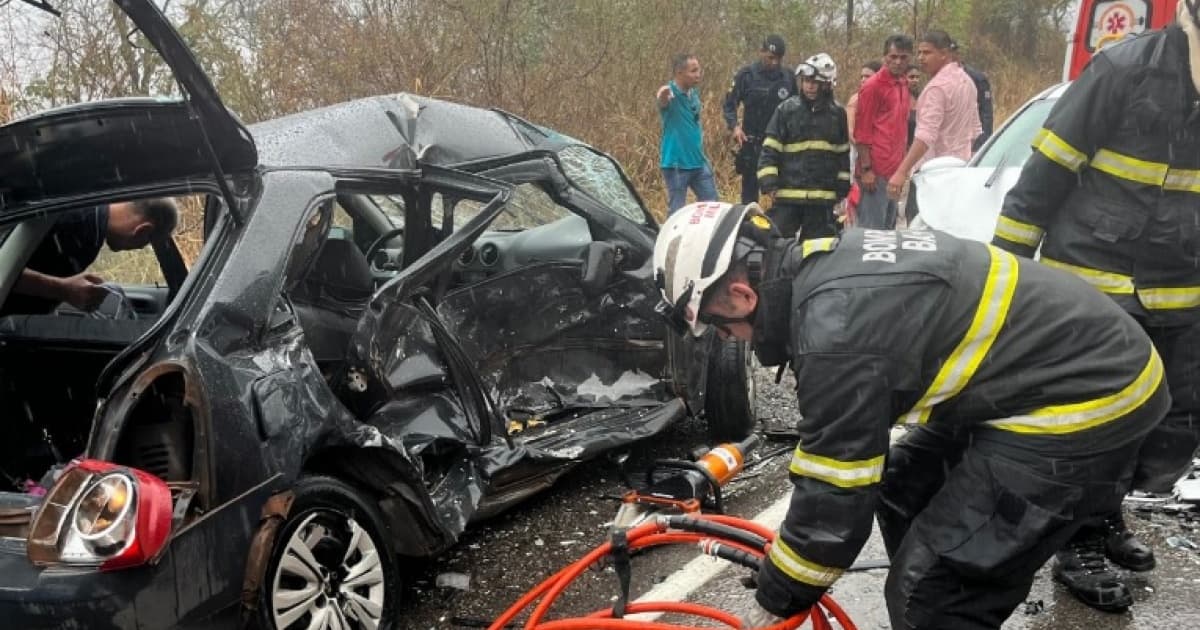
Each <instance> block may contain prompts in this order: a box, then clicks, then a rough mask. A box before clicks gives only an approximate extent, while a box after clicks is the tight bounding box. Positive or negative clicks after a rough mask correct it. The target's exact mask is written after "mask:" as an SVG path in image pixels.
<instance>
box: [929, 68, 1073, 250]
mask: <svg viewBox="0 0 1200 630" xmlns="http://www.w3.org/2000/svg"><path fill="white" fill-rule="evenodd" d="M1068 85H1070V84H1069V83H1060V84H1058V85H1055V86H1054V87H1051V88H1049V89H1047V90H1045V91H1043V92H1042V93H1040V94H1038V95H1037V96H1035V97H1033V98H1031V99H1029V101H1027V102H1026V103H1025V104H1024V105H1022V106H1021V109H1019V110H1017V113H1015V114H1013V115H1012V116H1010V117H1009V118H1008V120H1006V121H1004V124H1003V125H1002V126H1001V127H1000V129H999V130H998V131H997V132H996V133H995V134H993V135H992V137H991V138H989V139H988V141H987V142H986V143H985V144H984V145H983V146H982V147H980V149H979V151H977V152H976V153H975V155H973V156H972V157H971V160H970V161H969V162H963V161H962V160H961V159H959V158H956V157H939V158H934V159H932V160H929V161H928V162H926V163H925V164H923V165H922V166H921V168H920V170H918V171H917V172H916V173H914V174H913V181H914V182H915V183H916V185H917V208H918V215H917V217H916V218H915V219H914V220H913V225H912V227H914V228H933V229H935V230H941V231H943V232H948V233H950V234H953V235H954V236H958V237H961V238H969V239H973V240H977V241H983V242H985V243H986V242H990V241H991V240H992V233H993V232H994V231H995V229H996V219H997V218H998V217H999V216H1000V208H1001V206H1002V205H1003V203H1004V196H1005V195H1007V194H1008V191H1009V189H1010V188H1012V187H1013V186H1014V185H1016V183H1017V177H1018V176H1020V174H1021V167H1023V166H1024V165H1025V161H1026V160H1028V159H1029V156H1030V155H1031V154H1032V151H1033V148H1032V144H1033V139H1034V136H1036V135H1037V132H1038V131H1039V130H1040V129H1041V128H1042V123H1044V122H1045V121H1046V116H1048V115H1049V114H1050V109H1051V108H1052V107H1053V106H1054V103H1056V102H1057V101H1058V97H1060V96H1062V93H1063V92H1064V91H1066V89H1067V86H1068Z"/></svg>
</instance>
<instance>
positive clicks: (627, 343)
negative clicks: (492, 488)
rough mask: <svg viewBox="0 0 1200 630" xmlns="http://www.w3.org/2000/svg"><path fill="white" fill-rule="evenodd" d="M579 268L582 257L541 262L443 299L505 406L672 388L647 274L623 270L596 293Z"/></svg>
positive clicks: (536, 408) (609, 401) (629, 399)
mask: <svg viewBox="0 0 1200 630" xmlns="http://www.w3.org/2000/svg"><path fill="white" fill-rule="evenodd" d="M579 278H580V268H579V266H578V265H577V264H573V263H567V262H555V263H544V264H540V265H535V266H530V267H526V268H522V269H520V270H518V271H516V272H513V273H510V274H503V275H498V276H494V277H492V278H489V279H487V280H485V281H483V282H480V283H477V284H474V285H471V286H470V287H467V288H465V289H463V290H461V291H458V292H455V293H452V294H450V295H447V296H446V298H445V299H444V300H443V301H442V303H441V304H440V305H439V307H438V312H439V314H440V315H441V316H442V318H443V320H444V321H445V322H446V325H447V327H448V328H449V329H450V331H451V332H452V333H453V334H454V335H455V337H456V338H457V339H458V341H459V343H460V344H461V345H462V346H463V348H464V350H465V351H466V352H467V354H468V355H469V356H471V358H472V359H473V360H475V361H476V362H477V365H478V366H479V371H480V373H481V375H482V376H483V378H484V381H485V384H486V386H487V387H488V389H489V393H490V394H491V395H492V397H493V399H494V400H496V401H497V403H498V404H499V405H500V407H501V408H502V409H504V410H507V411H509V412H516V415H521V416H524V415H533V416H536V415H541V414H545V413H555V412H561V411H566V410H570V409H574V408H580V407H600V408H602V407H606V406H610V405H624V406H639V405H655V404H661V403H662V402H664V401H666V400H669V399H670V398H671V397H672V396H673V394H672V392H671V391H670V389H669V386H668V383H667V382H665V379H666V378H667V377H668V375H666V374H663V373H661V372H662V364H663V362H662V356H663V352H665V350H664V348H663V345H662V342H661V335H662V331H661V329H660V328H659V325H658V324H657V321H658V320H657V318H656V316H655V315H654V314H653V311H652V308H653V307H652V304H651V303H650V302H651V300H650V299H649V298H648V297H647V294H648V293H649V291H648V290H647V289H646V288H645V287H644V284H643V283H642V282H641V281H640V280H638V279H636V278H625V279H622V280H621V281H619V282H617V283H615V284H614V285H612V286H610V287H609V288H608V289H607V290H606V292H604V293H602V294H600V295H594V296H593V295H588V294H587V293H586V292H585V291H584V289H583V288H582V286H581V283H580V279H579ZM512 415H513V414H512V413H510V414H509V417H512Z"/></svg>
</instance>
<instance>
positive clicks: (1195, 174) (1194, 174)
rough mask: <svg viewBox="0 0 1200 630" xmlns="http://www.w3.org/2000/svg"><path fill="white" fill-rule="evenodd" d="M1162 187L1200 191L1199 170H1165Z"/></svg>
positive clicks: (1184, 190)
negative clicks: (1165, 176)
mask: <svg viewBox="0 0 1200 630" xmlns="http://www.w3.org/2000/svg"><path fill="white" fill-rule="evenodd" d="M1163 188H1166V189H1167V190H1181V191H1183V192H1194V193H1200V171H1196V170H1191V169H1184V168H1173V169H1171V170H1169V171H1167V179H1166V181H1165V182H1163Z"/></svg>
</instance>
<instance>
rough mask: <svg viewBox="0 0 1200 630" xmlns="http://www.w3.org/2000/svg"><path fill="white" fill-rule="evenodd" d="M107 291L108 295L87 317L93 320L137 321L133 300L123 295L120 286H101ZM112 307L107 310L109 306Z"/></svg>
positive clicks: (123, 292)
mask: <svg viewBox="0 0 1200 630" xmlns="http://www.w3.org/2000/svg"><path fill="white" fill-rule="evenodd" d="M101 286H103V287H104V288H105V289H107V290H108V293H109V295H108V296H106V297H105V298H104V301H103V302H101V303H100V306H97V307H96V308H95V309H94V310H91V311H88V317H91V318H93V319H118V320H125V319H137V318H138V314H137V309H135V308H134V307H133V300H130V299H129V296H127V295H125V291H123V290H122V289H121V287H120V286H117V285H115V284H104V285H101ZM110 304H111V305H114V307H111V308H109V307H108V306H109V305H110Z"/></svg>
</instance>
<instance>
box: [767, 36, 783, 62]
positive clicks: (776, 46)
mask: <svg viewBox="0 0 1200 630" xmlns="http://www.w3.org/2000/svg"><path fill="white" fill-rule="evenodd" d="M762 49H763V52H769V53H771V54H773V55H779V56H780V57H782V56H783V53H785V52H787V44H785V43H783V37H781V36H779V35H767V38H766V39H764V40H763V45H762Z"/></svg>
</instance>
